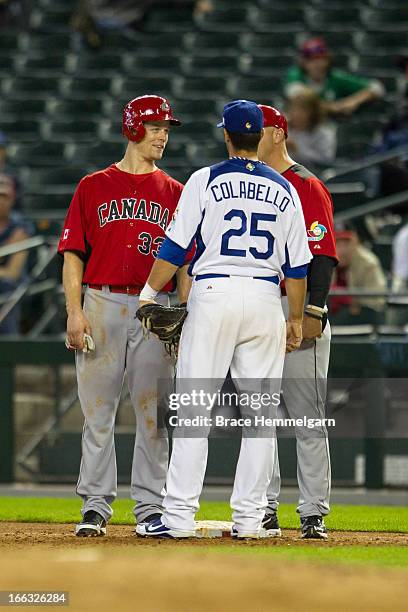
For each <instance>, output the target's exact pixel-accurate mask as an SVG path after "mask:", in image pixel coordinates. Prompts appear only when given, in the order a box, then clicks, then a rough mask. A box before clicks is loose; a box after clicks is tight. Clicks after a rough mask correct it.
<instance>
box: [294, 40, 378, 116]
mask: <svg viewBox="0 0 408 612" xmlns="http://www.w3.org/2000/svg"><path fill="white" fill-rule="evenodd" d="M305 85H306V86H307V87H309V88H311V89H313V90H314V91H315V92H316V93H318V94H319V96H320V97H321V99H322V100H323V101H324V102H325V107H326V111H327V112H328V113H330V114H332V115H336V114H348V115H349V114H352V113H353V112H354V111H355V110H357V108H358V107H359V106H361V104H364V103H365V102H370V101H371V100H375V99H376V98H380V97H382V96H383V95H384V86H383V85H382V83H380V82H379V81H377V80H370V79H366V78H364V77H361V76H357V75H354V74H350V73H348V72H345V71H343V70H338V69H337V68H332V67H331V54H330V51H329V49H328V47H327V45H326V43H325V41H324V40H323V39H322V38H312V39H310V40H307V41H306V42H305V43H303V45H302V47H301V49H300V58H299V63H298V65H296V66H292V67H291V68H289V70H288V73H287V75H286V80H285V87H284V92H285V95H286V97H287V98H292V97H294V96H296V95H297V94H298V93H299V91H300V90H303V89H304V86H305Z"/></svg>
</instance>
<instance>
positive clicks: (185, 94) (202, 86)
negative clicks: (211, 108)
mask: <svg viewBox="0 0 408 612" xmlns="http://www.w3.org/2000/svg"><path fill="white" fill-rule="evenodd" d="M225 88H226V83H225V79H223V78H219V77H198V76H194V77H193V76H191V77H180V78H178V79H174V82H173V92H174V95H175V96H176V97H178V98H184V99H186V100H194V99H202V98H214V97H215V96H222V95H224V92H225Z"/></svg>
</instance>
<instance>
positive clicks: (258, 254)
mask: <svg viewBox="0 0 408 612" xmlns="http://www.w3.org/2000/svg"><path fill="white" fill-rule="evenodd" d="M234 218H238V219H240V221H241V227H238V228H236V229H234V228H231V229H229V230H228V231H226V232H225V233H224V234H223V235H222V239H221V255H228V256H230V257H246V255H247V252H246V250H245V249H234V248H231V247H230V246H229V241H230V240H231V238H233V237H234V236H242V235H243V234H245V232H246V231H247V230H248V219H247V216H246V214H245V212H244V211H243V210H239V209H238V208H233V209H232V210H230V211H229V212H228V213H227V214H226V215H225V217H224V220H225V221H231V220H232V219H234ZM260 221H266V222H269V223H272V222H274V221H276V215H270V214H266V213H256V212H253V213H251V221H250V228H249V234H250V236H256V237H261V238H263V239H264V240H265V250H262V251H259V250H258V249H256V248H255V247H249V249H248V250H249V253H250V254H251V255H252V257H254V258H255V259H268V258H269V257H270V256H271V255H272V253H273V245H274V242H275V238H274V237H273V235H272V234H271V232H270V231H269V230H266V229H260V228H259V227H258V223H259V222H260Z"/></svg>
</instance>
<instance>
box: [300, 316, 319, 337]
mask: <svg viewBox="0 0 408 612" xmlns="http://www.w3.org/2000/svg"><path fill="white" fill-rule="evenodd" d="M302 333H303V340H314V339H315V338H320V336H321V335H322V322H321V321H320V320H318V319H314V318H313V317H308V316H307V315H305V317H304V319H303V326H302Z"/></svg>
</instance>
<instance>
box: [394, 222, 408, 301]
mask: <svg viewBox="0 0 408 612" xmlns="http://www.w3.org/2000/svg"><path fill="white" fill-rule="evenodd" d="M392 285H393V289H394V291H406V290H407V289H408V223H407V224H406V225H403V226H402V228H401V229H400V230H399V231H398V232H397V233H396V234H395V236H394V240H393V243H392Z"/></svg>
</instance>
